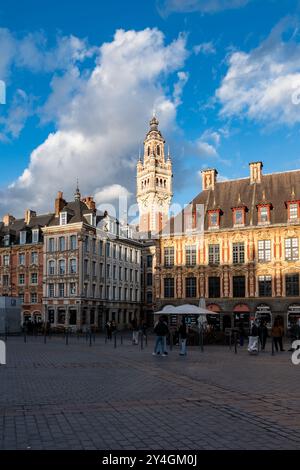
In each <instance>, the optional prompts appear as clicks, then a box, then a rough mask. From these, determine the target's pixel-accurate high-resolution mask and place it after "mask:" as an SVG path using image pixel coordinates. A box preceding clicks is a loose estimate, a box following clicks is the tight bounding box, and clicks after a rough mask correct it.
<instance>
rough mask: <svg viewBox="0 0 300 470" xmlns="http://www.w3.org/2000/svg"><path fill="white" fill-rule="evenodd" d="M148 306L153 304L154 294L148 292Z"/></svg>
mask: <svg viewBox="0 0 300 470" xmlns="http://www.w3.org/2000/svg"><path fill="white" fill-rule="evenodd" d="M147 304H152V292H151V291H147Z"/></svg>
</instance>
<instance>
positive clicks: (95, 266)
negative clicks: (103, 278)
mask: <svg viewBox="0 0 300 470" xmlns="http://www.w3.org/2000/svg"><path fill="white" fill-rule="evenodd" d="M96 275H97V264H96V261H93V276H94V277H96Z"/></svg>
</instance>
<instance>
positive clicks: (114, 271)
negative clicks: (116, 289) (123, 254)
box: [113, 265, 117, 280]
mask: <svg viewBox="0 0 300 470" xmlns="http://www.w3.org/2000/svg"><path fill="white" fill-rule="evenodd" d="M113 279H114V280H116V279H117V266H115V265H114V266H113Z"/></svg>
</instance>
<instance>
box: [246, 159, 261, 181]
mask: <svg viewBox="0 0 300 470" xmlns="http://www.w3.org/2000/svg"><path fill="white" fill-rule="evenodd" d="M249 166H250V184H254V183H261V177H262V168H263V163H262V162H251V163H249Z"/></svg>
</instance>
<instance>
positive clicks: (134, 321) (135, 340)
mask: <svg viewBox="0 0 300 470" xmlns="http://www.w3.org/2000/svg"><path fill="white" fill-rule="evenodd" d="M130 324H131V328H132V344H139V329H138V322H137V318H136V317H134V318H133V319H132V320H131V322H130Z"/></svg>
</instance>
